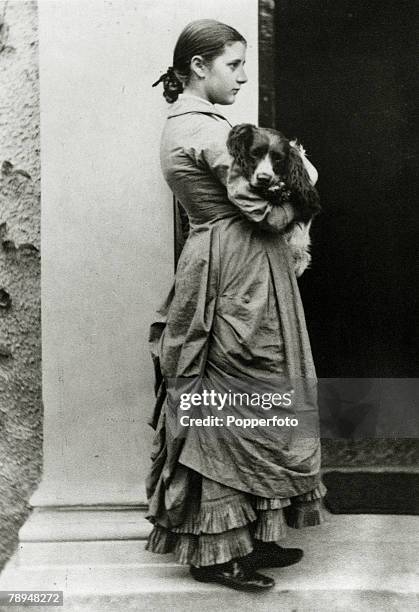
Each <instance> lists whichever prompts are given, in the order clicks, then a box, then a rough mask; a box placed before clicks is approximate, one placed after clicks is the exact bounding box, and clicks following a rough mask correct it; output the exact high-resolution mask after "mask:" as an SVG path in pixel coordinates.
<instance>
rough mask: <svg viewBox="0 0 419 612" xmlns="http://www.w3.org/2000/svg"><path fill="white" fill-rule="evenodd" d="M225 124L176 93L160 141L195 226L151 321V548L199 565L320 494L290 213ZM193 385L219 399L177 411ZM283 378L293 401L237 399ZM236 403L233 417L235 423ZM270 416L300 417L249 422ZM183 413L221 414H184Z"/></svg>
mask: <svg viewBox="0 0 419 612" xmlns="http://www.w3.org/2000/svg"><path fill="white" fill-rule="evenodd" d="M230 129H231V125H230V124H229V122H228V121H227V119H226V118H225V117H224V116H223V115H222V114H221V113H220V112H219V110H218V109H217V108H216V107H215V106H214V105H212V104H211V103H210V102H208V101H206V100H203V99H201V98H198V97H194V96H186V95H181V96H180V98H179V100H178V101H177V102H175V103H174V104H172V105H171V108H170V110H169V114H168V118H167V121H166V124H165V127H164V131H163V135H162V140H161V165H162V170H163V174H164V177H165V179H166V181H167V183H168V184H169V186H170V188H171V190H172V192H173V194H174V196H175V197H176V198H177V200H178V201H179V202H180V203H181V204H182V206H183V207H184V209H185V210H186V213H187V215H188V220H189V225H190V230H189V235H188V238H187V240H186V243H185V245H184V248H183V250H182V253H181V256H180V259H179V261H178V265H177V270H176V277H175V282H174V286H173V287H172V289H171V291H170V293H169V295H168V297H167V299H166V300H165V302H164V304H163V305H162V307H161V308H160V310H159V311H158V313H157V316H156V319H155V321H154V323H153V324H152V326H151V330H150V343H151V352H152V357H153V361H154V366H155V372H156V386H155V389H156V397H157V399H156V405H155V410H154V414H153V417H152V419H151V425H152V426H153V428H154V429H155V437H154V443H153V452H152V466H151V469H150V472H149V474H148V478H147V483H146V484H147V496H148V501H149V512H148V516H147V518H148V519H149V520H150V521H151V522H152V523H153V529H152V531H151V533H150V536H149V538H148V541H147V545H146V548H147V550H149V551H153V552H156V553H167V552H174V553H175V556H176V559H177V560H178V561H179V562H180V563H184V564H190V565H194V566H197V567H202V566H209V565H213V564H218V563H225V562H227V561H229V560H231V559H234V558H238V557H244V556H245V555H248V554H249V553H250V552H251V551H252V549H253V542H254V540H255V539H259V540H262V541H264V542H276V541H278V540H280V539H282V538H284V537H285V535H286V530H287V525H288V526H291V527H297V528H298V527H303V526H310V525H317V524H319V523H320V522H321V521H322V497H323V496H324V494H325V488H324V486H323V484H322V483H321V480H320V476H319V470H320V439H319V434H318V410H317V393H316V383H317V381H316V373H315V368H314V365H313V360H312V354H311V350H310V343H309V338H308V335H307V329H306V324H305V318H304V311H303V306H302V303H301V298H300V293H299V289H298V285H297V280H296V276H295V273H294V268H293V260H292V257H291V254H290V251H289V247H288V245H287V243H286V240H285V238H284V230H285V229H286V228H287V227H289V224H290V223H291V222H292V220H293V218H294V214H295V211H294V209H293V207H292V206H291V205H290V204H284V205H279V204H275V203H271V202H268V201H267V200H264V199H263V198H261V196H260V195H258V194H257V193H255V192H254V191H253V190H252V189H251V187H250V186H249V184H248V182H247V181H246V179H244V178H243V177H242V176H241V174H240V172H238V171H237V169H236V171H234V168H233V167H232V160H231V158H230V156H229V154H228V151H227V147H226V139H227V135H228V133H229V130H230ZM198 388H199V389H200V390H201V394H202V390H203V389H207V390H210V389H212V390H215V392H217V393H220V394H223V397H224V398H225V405H224V407H223V409H220V404H217V403H216V405H215V406H214V405H211V406H208V405H202V403H201V405H200V406H195V405H194V406H192V407H191V409H190V410H187V411H186V410H179V397H180V395H181V393H182V392H185V391H191V390H192V391H196V390H197V389H198ZM284 389H285V392H288V393H294V396H295V401H293V402H292V405H291V406H289V405H288V406H284V405H282V406H279V407H276V406H271V407H270V408H268V409H266V406H265V408H263V407H262V408H261V407H260V405H258V403H257V401H256V405H253V404H252V405H250V404H249V401H247V404H246V402H245V404H244V405H241V404H240V405H237V403H235V402H233V401H232V398H233V391H234V392H236V391H239V392H242V393H243V395H245V393H248V395H247V400H249V398H250V397H252V398H254V397H257V396H258V393H259V397H260V396H261V395H263V393H265V392H266V391H267V390H268V391H270V393H271V395H269V394H268V396H265V397H272V393H273V392H274V391H278V390H279V391H281V390H282V393H283V395H284ZM208 392H209V391H208ZM255 392H257V393H255ZM184 397H192V393H189V394H186V396H184ZM201 397H202V395H201ZM234 397H236V396H234ZM277 397H281V394H279V396H277ZM227 414H230V415H231V419H238V421H237V422H236V421H234V424H233V425H231V426H226V415H227ZM273 414H277V417H278V420H277V423H278V422H280V423H282V424H283V423H285V418H286V417H287V416H288V417H289V418H294V421H293V422H294V423H295V422H296V421H295V419H297V420H298V423H299V426H298V427H294V426H288V427H287V426H278V425H277V424H274V425H273V424H272V422H271V424H270V425H269V424H268V426H264V424H263V423H264V422H263V421H261V423H262V425H261V426H258V425H256V426H255V427H250V426H248V427H244V426H242V425H243V423H245V422H246V421H245V419H247V418H252V417H256V416H257V419H263V418H264V417H268V416H272V415H273ZM186 415H187V416H189V417H201V422H203V419H204V418H205V417H211V416H212V417H214V418H215V417H216V416H218V417H219V419H221V418H224V423H223V425H222V426H209V425H208V426H192V425H190V426H184V425H181V424H180V421H181V420H182V419H181V417H182V416H186ZM281 419H282V420H281ZM183 421H184V422H185V419H183ZM189 422H190V420H189V421H188V420H186V423H189ZM207 422H209V421H207ZM212 422H214V421H212ZM219 422H221V420H220V421H219ZM257 423H259V421H257Z"/></svg>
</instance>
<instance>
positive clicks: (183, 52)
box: [153, 19, 246, 102]
mask: <svg viewBox="0 0 419 612" xmlns="http://www.w3.org/2000/svg"><path fill="white" fill-rule="evenodd" d="M235 42H242V43H244V44H246V39H245V38H243V36H242V35H241V34H240V33H239V32H237V30H235V29H234V28H232V27H231V26H229V25H226V24H225V23H221V22H220V21H216V20H215V19H198V20H197V21H192V22H191V23H189V24H188V25H187V26H186V28H184V30H183V31H182V32H181V34H180V36H179V38H178V40H177V43H176V46H175V50H174V52H173V66H170V67H169V68H168V69H167V72H165V74H162V75H161V77H160V78H159V79H158V81H156V82H155V83H153V87H155V86H156V85H158V84H159V83H161V82H162V83H163V89H164V91H163V96H164V97H165V98H166V100H167V101H168V102H175V101H176V100H177V97H178V95H179V94H180V93H182V91H183V87H184V85H186V84H187V82H188V80H189V78H190V73H191V59H192V58H193V56H194V55H201V56H202V57H203V58H204V60H205V61H206V62H211V61H212V60H213V59H215V58H216V57H218V56H219V55H221V54H222V53H223V51H224V46H225V45H228V44H232V43H235Z"/></svg>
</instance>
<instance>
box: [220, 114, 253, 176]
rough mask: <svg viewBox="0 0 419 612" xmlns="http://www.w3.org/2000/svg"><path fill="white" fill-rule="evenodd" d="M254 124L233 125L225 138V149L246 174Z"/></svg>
mask: <svg viewBox="0 0 419 612" xmlns="http://www.w3.org/2000/svg"><path fill="white" fill-rule="evenodd" d="M255 131H256V126H254V125H252V124H251V123H240V124H239V125H235V126H234V127H233V128H232V129H231V130H230V133H229V135H228V138H227V149H228V152H229V153H230V155H231V156H232V157H233V159H234V161H235V162H236V163H237V164H238V165H239V166H240V168H241V169H242V171H243V172H244V173H245V174H246V172H247V168H248V163H249V149H250V146H251V144H252V142H253V139H254V134H255Z"/></svg>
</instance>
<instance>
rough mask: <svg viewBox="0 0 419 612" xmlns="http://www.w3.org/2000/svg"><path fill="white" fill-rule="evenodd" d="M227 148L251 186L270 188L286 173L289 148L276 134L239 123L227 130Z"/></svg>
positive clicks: (280, 136)
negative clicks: (228, 131)
mask: <svg viewBox="0 0 419 612" xmlns="http://www.w3.org/2000/svg"><path fill="white" fill-rule="evenodd" d="M227 148H228V151H229V153H230V155H231V156H232V157H233V159H234V161H235V162H236V164H238V166H239V167H240V169H241V171H242V173H243V176H244V177H245V178H247V180H248V181H249V182H250V184H251V185H252V186H253V187H256V188H258V187H259V188H269V187H271V186H273V185H276V184H278V183H279V182H280V181H281V179H282V177H283V176H284V175H285V174H286V173H287V165H288V164H287V160H288V156H289V149H290V145H289V141H288V140H287V139H286V138H285V137H282V134H280V133H279V132H274V131H273V130H268V129H265V128H257V127H256V126H254V125H251V124H250V123H241V124H240V125H236V126H234V127H233V128H232V130H231V131H230V133H229V136H228V139H227Z"/></svg>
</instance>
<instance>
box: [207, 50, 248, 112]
mask: <svg viewBox="0 0 419 612" xmlns="http://www.w3.org/2000/svg"><path fill="white" fill-rule="evenodd" d="M245 61H246V45H245V44H244V43H242V42H235V43H231V44H229V45H225V47H224V52H223V53H222V55H219V56H218V57H216V58H215V59H213V60H212V62H211V63H210V65H209V66H206V67H205V79H204V81H203V88H204V93H205V94H206V97H207V99H208V100H209V102H211V103H212V104H233V102H234V101H235V98H236V94H237V92H238V91H239V90H240V88H241V86H242V85H244V83H246V82H247V76H246V73H245V71H244V64H245Z"/></svg>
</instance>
